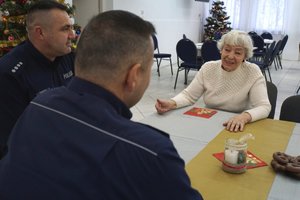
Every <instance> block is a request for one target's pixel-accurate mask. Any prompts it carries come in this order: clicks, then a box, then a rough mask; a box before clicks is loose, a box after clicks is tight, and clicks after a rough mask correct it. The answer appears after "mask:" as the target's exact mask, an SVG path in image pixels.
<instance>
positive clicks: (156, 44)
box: [152, 34, 159, 53]
mask: <svg viewBox="0 0 300 200" xmlns="http://www.w3.org/2000/svg"><path fill="white" fill-rule="evenodd" d="M152 39H153V46H154V51H155V50H157V52H158V53H159V48H158V41H157V38H156V36H155V35H154V34H152Z"/></svg>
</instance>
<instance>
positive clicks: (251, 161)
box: [213, 151, 268, 169]
mask: <svg viewBox="0 0 300 200" xmlns="http://www.w3.org/2000/svg"><path fill="white" fill-rule="evenodd" d="M213 156H214V157H216V158H217V159H218V160H219V161H221V162H223V160H224V152H220V153H214V154H213ZM267 165H268V164H267V163H266V162H264V161H263V160H261V159H260V158H258V157H257V156H255V155H254V154H253V153H251V152H250V151H247V169H252V168H256V167H263V166H267Z"/></svg>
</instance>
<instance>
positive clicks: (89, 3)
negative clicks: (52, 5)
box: [73, 0, 101, 28]
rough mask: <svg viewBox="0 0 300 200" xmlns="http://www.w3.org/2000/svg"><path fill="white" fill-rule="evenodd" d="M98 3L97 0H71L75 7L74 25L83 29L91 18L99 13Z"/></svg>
mask: <svg viewBox="0 0 300 200" xmlns="http://www.w3.org/2000/svg"><path fill="white" fill-rule="evenodd" d="M100 3H101V2H100ZM100 3H99V0H85V1H83V0H73V4H74V5H75V7H76V10H75V16H74V19H75V23H77V24H79V25H80V26H81V27H82V28H83V27H84V26H85V25H86V24H87V23H88V21H89V20H90V19H91V18H92V17H93V16H95V15H97V14H98V13H99V10H100Z"/></svg>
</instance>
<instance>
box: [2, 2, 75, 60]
mask: <svg viewBox="0 0 300 200" xmlns="http://www.w3.org/2000/svg"><path fill="white" fill-rule="evenodd" d="M36 1H39V0H0V17H1V18H0V57H1V56H2V55H4V54H5V53H7V52H8V51H10V50H11V49H12V48H13V47H15V46H17V45H18V44H19V43H21V42H23V41H24V40H26V39H27V32H26V27H25V17H26V13H27V11H28V9H29V8H30V6H31V5H32V4H33V3H35V2H36ZM58 2H60V3H62V4H64V5H66V6H67V8H68V13H69V15H70V17H72V16H73V15H74V10H75V7H74V6H71V5H70V4H68V3H65V1H64V0H58ZM74 27H75V28H76V29H75V31H76V35H77V36H78V35H79V34H80V26H78V25H75V26H74ZM76 39H77V38H76ZM75 42H76V41H73V43H74V45H75Z"/></svg>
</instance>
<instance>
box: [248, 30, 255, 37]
mask: <svg viewBox="0 0 300 200" xmlns="http://www.w3.org/2000/svg"><path fill="white" fill-rule="evenodd" d="M248 34H249V35H250V36H251V35H257V33H256V32H255V31H250V32H248Z"/></svg>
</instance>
